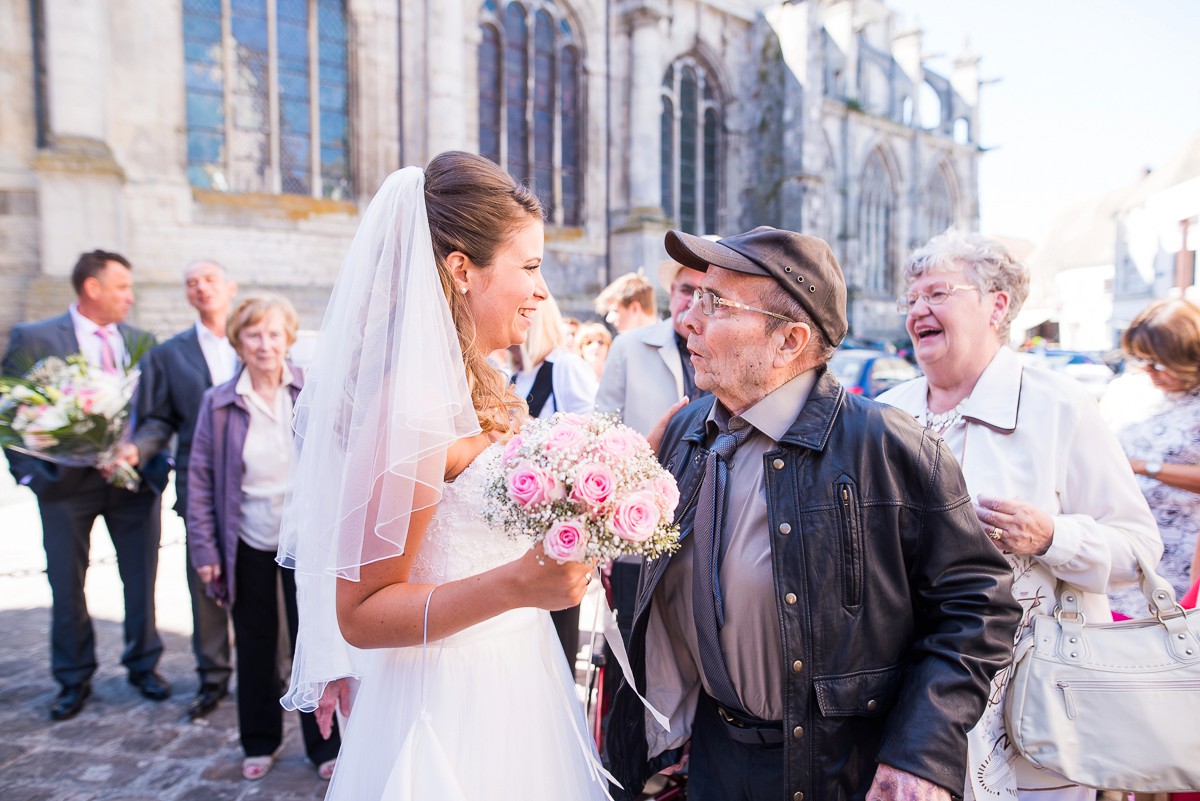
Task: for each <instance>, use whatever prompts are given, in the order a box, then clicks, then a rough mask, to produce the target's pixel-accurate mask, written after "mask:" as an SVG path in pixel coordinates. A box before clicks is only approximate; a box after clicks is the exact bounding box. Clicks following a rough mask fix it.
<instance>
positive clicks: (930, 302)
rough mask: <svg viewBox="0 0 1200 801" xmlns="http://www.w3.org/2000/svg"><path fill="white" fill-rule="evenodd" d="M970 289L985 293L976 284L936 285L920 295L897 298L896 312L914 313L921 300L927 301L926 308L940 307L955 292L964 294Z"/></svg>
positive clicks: (912, 294)
mask: <svg viewBox="0 0 1200 801" xmlns="http://www.w3.org/2000/svg"><path fill="white" fill-rule="evenodd" d="M969 289H977V290H979V291H980V292H982V291H983V290H982V289H980V288H979V287H977V286H975V285H974V284H955V285H954V286H950V285H949V284H934V285H933V286H931V287H927V288H926V289H925V291H924V292H921V293H920V294H917V293H911V294H908V295H903V296H901V297H899V298H896V311H898V312H900V313H901V314H908V313H909V312H910V311H912V307H913V306H916V305H917V301H919V300H923V301H925V305H926V306H940V305H942V304H943V303H945V302H946V300H947V299H948V298H949V297H950V296H951V295H953V294H954V293H955V292H964V291H966V290H969Z"/></svg>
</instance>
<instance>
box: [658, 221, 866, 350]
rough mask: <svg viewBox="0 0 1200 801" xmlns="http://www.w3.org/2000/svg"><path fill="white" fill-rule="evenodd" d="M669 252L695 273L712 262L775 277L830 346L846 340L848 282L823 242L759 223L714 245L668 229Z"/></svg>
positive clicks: (754, 273) (746, 272)
mask: <svg viewBox="0 0 1200 801" xmlns="http://www.w3.org/2000/svg"><path fill="white" fill-rule="evenodd" d="M665 244H666V248H667V254H668V255H670V257H671V258H672V259H674V260H675V261H677V262H679V263H680V264H682V265H684V266H685V267H691V268H692V269H693V270H700V271H701V272H704V271H706V270H708V266H709V265H710V264H713V265H716V266H717V267H724V268H725V269H726V270H733V271H734V272H738V273H745V274H746V275H760V276H766V277H767V278H774V279H775V280H776V281H778V282H779V284H780V285H781V286H782V287H783V288H784V289H786V290H787V291H788V294H790V295H791V296H792V297H794V298H795V299H796V300H797V301H799V303H800V305H801V306H803V307H804V310H805V311H807V312H808V315H809V317H811V318H812V321H813V323H814V324H816V326H817V328H819V329H821V333H823V334H824V335H825V336H826V337H827V338H828V339H829V344H830V345H837V344H839V343H840V342H841V341H842V338H843V337H845V336H846V327H847V323H846V279H845V277H844V276H843V275H842V268H841V267H840V266H838V263H837V259H836V258H835V257H834V255H833V251H832V250H831V249H830V247H829V243H828V242H826V241H825V240H824V239H818V238H817V237H815V236H806V235H804V234H798V233H796V232H795V231H784V230H782V229H779V228H772V227H770V226H769V225H760V226H759V227H758V228H755V229H754V230H753V231H747V232H745V233H743V234H735V235H733V236H727V237H725V238H724V239H718V240H717V241H715V242H713V241H711V240H709V239H706V238H704V237H700V236H694V235H693V234H685V233H684V232H683V231H668V232H667V236H666V242H665Z"/></svg>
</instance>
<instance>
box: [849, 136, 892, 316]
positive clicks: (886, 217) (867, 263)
mask: <svg viewBox="0 0 1200 801" xmlns="http://www.w3.org/2000/svg"><path fill="white" fill-rule="evenodd" d="M895 221H896V191H895V189H893V187H892V179H891V176H890V175H889V174H888V171H887V168H886V167H885V166H884V163H883V158H882V157H881V156H880V154H879V152H878V151H876V152H874V153H872V154H871V155H870V156H869V157H868V158H867V164H866V166H865V167H864V168H863V174H862V197H861V199H860V201H859V207H858V241H859V261H860V263H861V265H862V279H863V290H864V291H866V292H867V293H868V294H869V295H876V296H880V295H891V294H895V272H896V270H895V258H894V254H895V252H896V249H895V245H894V239H895Z"/></svg>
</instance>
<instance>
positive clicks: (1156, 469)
mask: <svg viewBox="0 0 1200 801" xmlns="http://www.w3.org/2000/svg"><path fill="white" fill-rule="evenodd" d="M1142 470H1143V471H1144V472H1145V473H1146V475H1148V476H1150V478H1153V479H1157V478H1158V474H1159V473H1161V472H1162V462H1146V464H1144V465H1143V466H1142Z"/></svg>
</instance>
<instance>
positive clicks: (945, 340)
mask: <svg viewBox="0 0 1200 801" xmlns="http://www.w3.org/2000/svg"><path fill="white" fill-rule="evenodd" d="M904 280H905V284H906V286H907V292H906V293H905V295H903V296H902V297H901V298H900V299H899V302H898V306H899V309H900V311H901V312H902V313H904V314H905V327H906V329H907V330H908V334H909V336H910V337H911V338H912V342H913V349H914V351H915V354H916V358H917V363H918V364H919V365H920V367H921V369H922V370H923V371H924V372H925V375H924V376H922V377H921V378H917V379H914V380H912V381H910V382H908V383H906V384H902V385H901V386H899V387H896V388H895V389H892V390H890V391H888V392H886V393H884V394H883V395H881V396H880V400H882V401H883V402H885V403H890V404H892V405H893V406H897V407H899V408H900V409H903V410H905V411H907V412H908V413H910V414H912V415H913V417H915V418H916V419H917V421H918V422H920V423H921V424H922V425H924V426H925V427H927V428H929V429H932V430H933V431H935V432H937V433H938V434H940V435H941V436H942V438H943V439H944V440H945V442H946V444H947V445H948V446H949V448H950V451H951V453H953V454H954V456H955V457H956V458H957V459H958V461H959V464H960V466H961V467H962V471H963V475H964V476H965V478H966V481H967V489H968V490H969V491H970V493H971V496H972V498H973V499H974V502H975V513H976V516H977V517H978V518H979V521H980V525H981V526H982V528H983V529H984V531H985V532H986V533H987V535H988V536H989V537H990V538H991V539H992V541H993V542H994V543H995V545H996V548H998V549H999V550H1000V551H1001V552H1002V553H1003V554H1005V556H1006V557H1007V559H1008V562H1009V565H1010V566H1011V567H1012V570H1013V595H1014V596H1015V597H1016V599H1017V601H1018V602H1019V603H1020V604H1021V606H1022V609H1023V615H1022V621H1021V626H1020V628H1019V629H1018V633H1017V637H1016V641H1017V642H1020V641H1021V639H1022V638H1023V637H1026V636H1028V635H1029V623H1030V619H1031V617H1032V616H1033V615H1037V614H1048V613H1050V612H1052V611H1053V609H1054V606H1055V604H1056V602H1057V601H1056V599H1057V597H1058V594H1059V592H1060V591H1061V590H1062V589H1063V587H1064V583H1065V582H1069V583H1070V584H1073V585H1075V586H1076V587H1078V588H1079V589H1081V590H1082V591H1083V610H1084V612H1085V614H1086V615H1087V617H1088V618H1089V619H1091V620H1106V619H1108V617H1109V607H1108V598H1107V593H1109V592H1111V591H1113V590H1115V589H1118V588H1123V587H1126V586H1129V585H1131V584H1133V583H1134V582H1136V580H1137V579H1138V568H1137V559H1136V557H1135V549H1137V548H1140V549H1141V550H1142V552H1144V553H1146V554H1147V555H1148V556H1149V558H1150V559H1151V561H1155V560H1157V559H1158V556H1159V554H1160V553H1161V552H1162V542H1161V540H1159V537H1158V530H1157V527H1156V526H1155V525H1154V517H1153V516H1152V515H1151V514H1150V510H1149V508H1148V507H1147V506H1146V501H1145V499H1144V498H1143V497H1142V493H1141V492H1140V491H1139V490H1138V487H1137V484H1136V482H1135V481H1134V478H1133V475H1132V473H1131V472H1130V471H1129V469H1128V468H1127V467H1126V461H1125V457H1124V454H1123V453H1122V451H1121V446H1120V444H1119V443H1118V442H1117V438H1116V436H1115V435H1114V434H1113V433H1112V432H1111V431H1110V430H1109V429H1108V427H1107V426H1106V425H1105V423H1104V421H1103V419H1102V418H1101V416H1100V412H1099V408H1098V406H1097V405H1096V402H1095V401H1094V400H1093V399H1092V398H1091V397H1090V396H1089V395H1088V394H1087V392H1086V390H1084V388H1083V387H1082V386H1081V385H1080V384H1078V383H1077V382H1075V381H1074V380H1073V379H1070V378H1068V377H1065V376H1062V375H1059V374H1057V373H1053V372H1051V371H1049V370H1047V369H1043V368H1041V367H1036V366H1032V365H1029V364H1026V363H1023V362H1022V361H1021V359H1020V358H1019V357H1018V356H1017V354H1016V353H1014V352H1013V351H1012V350H1011V349H1009V348H1008V347H1007V346H1006V344H1005V343H1006V342H1007V340H1008V335H1009V328H1010V326H1011V324H1012V321H1013V318H1014V317H1016V315H1017V312H1018V311H1019V310H1020V308H1021V304H1022V303H1023V302H1024V301H1025V297H1026V295H1027V294H1028V291H1029V273H1028V271H1027V270H1026V269H1025V267H1024V266H1022V265H1021V264H1019V263H1017V262H1015V261H1014V260H1013V258H1012V257H1011V256H1010V255H1009V254H1008V252H1007V251H1006V250H1005V249H1004V248H1003V247H1002V246H1001V245H1000V244H998V243H996V242H994V241H991V240H988V239H985V238H984V237H982V236H980V235H978V234H962V233H958V232H954V231H951V232H948V233H946V234H943V235H941V236H938V237H936V238H934V239H933V240H931V241H930V242H929V243H928V244H926V245H925V246H924V247H923V248H921V249H919V250H918V251H917V252H916V253H914V254H913V255H912V257H911V258H910V259H909V261H908V264H907V265H906V266H905V270H904ZM1007 679H1008V670H1007V669H1006V670H1003V671H1001V672H1000V673H999V674H997V675H996V678H995V679H994V681H993V685H994V689H993V692H992V695H991V698H990V699H989V702H988V706H987V708H986V709H985V711H984V714H983V717H982V719H981V720H980V721H979V723H978V724H977V725H976V726H975V728H974V729H973V730H972V731H971V732H970V735H969V737H968V740H967V742H968V760H969V761H968V764H969V767H970V770H969V772H968V775H967V776H965V777H963V778H964V782H965V792H964V796H963V797H964V799H968V800H969V799H972V798H976V799H980V800H981V801H982V799H992V798H1005V797H1007V798H1011V797H1013V796H1014V795H1017V796H1020V797H1021V798H1022V799H1033V798H1035V797H1036V798H1037V799H1039V801H1087V799H1091V798H1093V797H1094V796H1095V791H1094V790H1090V789H1088V788H1085V787H1078V786H1074V785H1071V784H1070V783H1069V782H1067V781H1066V780H1065V779H1063V778H1062V777H1059V776H1056V775H1053V774H1050V773H1048V772H1046V771H1043V770H1039V769H1038V768H1035V767H1034V766H1033V764H1032V763H1030V762H1028V761H1027V760H1025V759H1024V758H1022V757H1021V756H1020V755H1019V754H1017V753H1016V752H1015V750H1014V749H1013V748H1012V746H1011V745H1010V744H1009V740H1008V737H1007V736H1006V735H1005V731H1004V720H1003V714H1002V711H1003V703H1004V697H1005V686H1006V683H1007Z"/></svg>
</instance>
